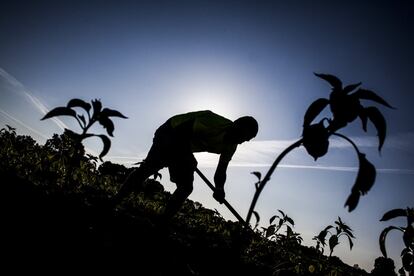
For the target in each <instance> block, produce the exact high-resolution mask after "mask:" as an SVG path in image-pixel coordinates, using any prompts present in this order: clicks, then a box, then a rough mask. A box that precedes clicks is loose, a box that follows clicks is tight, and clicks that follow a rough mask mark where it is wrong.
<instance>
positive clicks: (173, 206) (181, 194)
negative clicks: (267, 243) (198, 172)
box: [163, 180, 193, 220]
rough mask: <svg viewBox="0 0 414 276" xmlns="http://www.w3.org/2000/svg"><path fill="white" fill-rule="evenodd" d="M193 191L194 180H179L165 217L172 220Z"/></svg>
mask: <svg viewBox="0 0 414 276" xmlns="http://www.w3.org/2000/svg"><path fill="white" fill-rule="evenodd" d="M192 191H193V181H192V180H191V181H185V182H184V181H183V182H177V189H176V190H175V191H174V193H173V194H172V195H171V198H170V200H169V201H168V203H167V206H166V208H165V212H164V215H163V217H164V219H165V220H170V219H171V218H172V217H173V216H174V215H175V214H176V213H177V212H178V211H179V210H180V209H181V206H182V205H183V204H184V202H185V200H186V199H187V197H188V196H189V195H190V194H191V193H192Z"/></svg>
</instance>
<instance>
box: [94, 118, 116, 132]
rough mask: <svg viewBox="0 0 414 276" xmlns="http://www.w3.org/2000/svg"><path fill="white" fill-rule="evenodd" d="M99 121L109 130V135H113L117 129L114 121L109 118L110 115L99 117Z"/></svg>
mask: <svg viewBox="0 0 414 276" xmlns="http://www.w3.org/2000/svg"><path fill="white" fill-rule="evenodd" d="M98 122H99V123H100V124H101V125H102V126H103V127H104V128H105V129H106V132H108V135H109V136H111V137H113V136H114V135H113V132H114V129H115V126H114V123H113V122H112V121H111V119H109V118H108V117H101V116H100V117H99V120H98Z"/></svg>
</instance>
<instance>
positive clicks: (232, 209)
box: [195, 168, 250, 228]
mask: <svg viewBox="0 0 414 276" xmlns="http://www.w3.org/2000/svg"><path fill="white" fill-rule="evenodd" d="M195 171H196V172H197V174H198V175H199V176H200V177H201V179H203V180H204V182H205V183H206V184H207V186H208V187H209V188H210V189H211V190H212V191H213V192H214V191H215V190H216V188H215V187H214V185H213V184H212V183H211V182H210V181H209V180H208V179H207V177H205V175H204V174H203V173H202V172H201V171H200V170H199V169H198V168H196V169H195ZM223 204H224V205H225V206H226V207H227V208H228V209H229V210H230V212H232V214H233V215H234V216H235V217H236V218H237V219H238V220H239V221H240V222H241V223H242V224H243V225H244V226H245V227H247V228H250V227H249V225H248V224H247V223H246V221H245V220H244V219H243V218H242V217H241V216H240V215H239V213H237V211H236V210H235V209H234V208H233V207H232V206H231V205H230V203H228V201H227V200H226V199H224V201H223Z"/></svg>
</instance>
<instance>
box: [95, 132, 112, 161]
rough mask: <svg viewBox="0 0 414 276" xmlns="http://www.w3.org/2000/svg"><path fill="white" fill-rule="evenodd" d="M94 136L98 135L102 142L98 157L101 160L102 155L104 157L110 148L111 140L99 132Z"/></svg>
mask: <svg viewBox="0 0 414 276" xmlns="http://www.w3.org/2000/svg"><path fill="white" fill-rule="evenodd" d="M95 136H98V137H100V138H101V140H102V143H103V149H102V152H101V153H100V154H99V159H100V160H101V161H103V160H102V157H104V156H105V155H106V154H107V153H108V152H109V149H110V148H111V140H109V138H108V136H106V135H102V134H101V135H95Z"/></svg>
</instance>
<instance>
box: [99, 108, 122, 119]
mask: <svg viewBox="0 0 414 276" xmlns="http://www.w3.org/2000/svg"><path fill="white" fill-rule="evenodd" d="M101 114H102V116H107V117H120V118H124V119H128V117H126V116H124V115H123V114H122V113H121V112H119V111H117V110H113V109H109V108H104V109H103V110H102V112H101Z"/></svg>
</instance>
